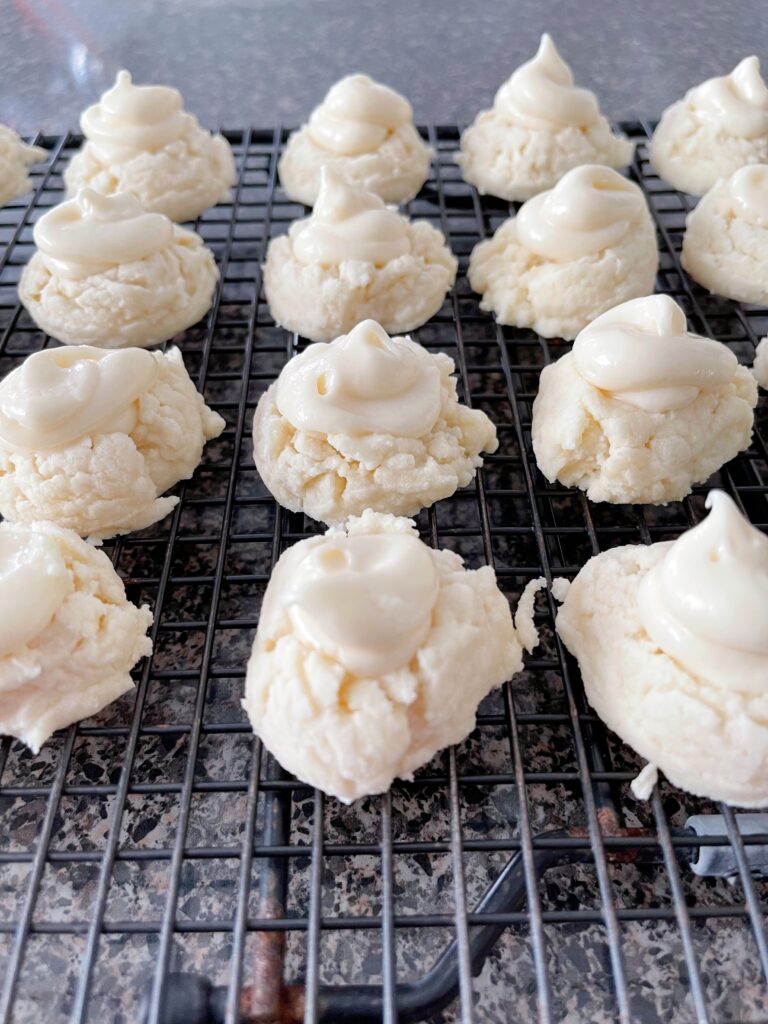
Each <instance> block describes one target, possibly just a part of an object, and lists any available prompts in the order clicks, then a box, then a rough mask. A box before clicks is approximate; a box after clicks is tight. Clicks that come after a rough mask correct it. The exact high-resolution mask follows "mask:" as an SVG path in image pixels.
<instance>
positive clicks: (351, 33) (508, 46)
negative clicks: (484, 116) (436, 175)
mask: <svg viewBox="0 0 768 1024" xmlns="http://www.w3.org/2000/svg"><path fill="white" fill-rule="evenodd" d="M3 11H4V13H3V17H2V19H0V66H1V67H2V69H3V84H2V88H0V121H2V122H5V123H8V124H11V125H12V126H13V127H15V128H16V129H17V130H22V131H23V132H25V133H31V132H34V131H36V130H38V129H41V128H42V129H45V130H48V131H59V130H62V129H64V128H71V127H73V126H74V125H75V124H76V123H77V118H78V114H79V112H80V110H81V109H82V108H83V106H84V105H85V104H86V103H88V102H91V101H92V100H93V99H94V98H95V97H96V96H98V95H99V93H100V92H102V91H103V89H104V88H106V87H107V85H108V84H109V83H110V82H111V81H112V79H113V78H114V75H115V72H116V71H117V70H118V69H119V68H121V67H128V68H130V69H131V70H132V71H133V72H134V74H135V76H136V78H137V80H139V81H146V80H152V81H154V80H157V81H162V82H167V83H169V84H173V85H176V86H178V87H179V88H180V89H181V90H182V91H183V92H184V95H185V97H186V100H187V106H188V108H189V109H190V110H192V111H194V112H195V113H196V114H197V115H198V116H199V117H200V119H201V121H203V122H204V123H206V124H209V125H226V126H227V127H239V126H241V125H247V124H248V125H259V126H263V125H273V124H276V123H283V124H295V123H298V122H299V121H301V119H302V118H303V117H304V116H305V115H306V113H307V112H308V111H309V110H310V109H311V107H312V105H313V104H314V103H316V102H317V100H318V99H319V98H320V97H321V95H322V94H323V93H324V91H325V90H326V89H327V88H328V86H329V85H331V83H332V82H334V81H335V80H336V79H337V78H339V77H340V76H341V75H342V74H345V73H348V72H350V71H358V70H365V71H368V72H369V73H371V74H372V75H374V77H376V78H380V79H381V80H382V81H385V82H387V83H389V84H390V85H393V86H395V87H396V88H398V89H400V90H402V91H403V92H404V93H406V94H407V95H408V96H409V98H410V99H411V101H412V103H413V106H414V109H415V111H416V116H417V118H418V119H420V120H422V121H430V122H433V123H434V122H447V123H456V122H457V121H458V122H459V123H461V122H464V121H467V120H469V119H471V118H472V117H473V116H474V114H475V113H476V112H477V110H478V109H479V108H480V107H481V106H483V105H487V103H488V101H489V100H490V99H491V97H492V96H493V93H494V92H495V90H496V88H497V87H498V85H499V83H500V82H501V80H502V79H504V78H505V77H506V76H507V75H508V74H509V73H510V71H511V70H512V69H513V68H514V67H515V66H516V65H517V64H519V63H520V62H521V61H522V60H524V59H526V58H527V57H528V56H530V55H532V54H533V52H534V50H535V48H536V42H537V39H538V36H539V34H540V33H541V32H542V31H543V30H545V29H548V30H550V31H552V32H553V33H554V35H555V39H556V42H557V43H558V45H559V46H560V47H561V49H562V51H563V53H564V54H565V56H566V58H567V59H568V61H569V62H570V63H571V65H572V67H573V69H574V71H575V73H576V77H577V80H578V81H579V82H581V83H583V84H584V85H587V86H590V87H591V88H593V89H595V90H597V92H598V94H599V96H600V100H601V105H602V107H603V110H604V112H605V113H606V115H607V116H608V117H609V118H611V119H620V118H628V117H633V116H636V115H638V114H640V115H643V116H648V117H654V116H657V115H658V113H659V112H660V111H661V110H662V109H663V107H664V106H666V105H667V104H668V103H670V102H671V101H672V100H674V99H676V98H677V97H678V96H679V95H681V94H682V93H683V92H684V91H685V89H686V88H687V87H688V86H690V85H693V84H695V83H696V82H698V81H700V80H701V79H703V78H706V77H709V76H711V75H714V74H718V73H720V72H722V71H725V70H727V69H729V68H731V67H732V66H733V65H734V64H735V63H736V62H737V61H738V60H739V59H740V58H741V57H743V56H745V55H746V54H749V53H754V52H757V53H758V54H763V55H765V53H766V49H767V46H766V44H767V43H768V22H767V21H766V18H765V4H764V2H763V0H739V2H738V3H736V4H731V3H723V0H678V2H677V3H670V2H669V0H645V2H643V3H641V4H636V3H632V2H631V0H612V2H603V0H584V2H582V3H573V4H557V3H555V2H554V0H543V2H542V0H484V3H483V4H482V6H480V7H477V6H475V5H473V4H468V3H467V4H459V3H456V2H439V0H425V2H422V3H419V4H414V3H412V2H411V0H388V2H387V3H380V2H379V0H354V2H353V0H226V2H220V0H166V2H165V3H163V4H157V3H155V2H154V0H132V2H131V3H124V4H104V3H102V2H99V0H66V2H55V0H6V3H5V5H4V8H3Z"/></svg>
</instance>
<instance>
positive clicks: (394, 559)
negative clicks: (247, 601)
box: [272, 533, 439, 677]
mask: <svg viewBox="0 0 768 1024" xmlns="http://www.w3.org/2000/svg"><path fill="white" fill-rule="evenodd" d="M297 554H301V555H302V557H301V559H300V561H298V563H296V562H293V563H292V564H291V566H290V569H291V571H290V572H289V573H285V574H282V573H281V574H280V575H279V576H278V577H277V579H276V580H275V579H274V577H273V581H274V582H276V583H277V588H276V590H277V593H276V594H275V595H274V597H273V598H272V599H273V600H277V601H278V602H279V605H281V606H282V607H283V608H285V609H287V611H288V614H289V616H290V619H291V621H292V623H293V626H294V628H295V630H296V631H297V633H298V634H299V636H300V637H301V638H302V639H303V640H304V641H305V642H306V643H308V644H310V645H311V646H312V647H315V648H316V649H317V650H319V651H321V652H323V653H324V654H326V655H329V656H331V657H333V658H336V659H337V660H338V661H339V662H341V664H342V665H343V666H344V668H346V669H347V671H349V672H352V673H354V674H355V675H358V676H363V677H371V676H379V675H383V674H386V673H387V672H394V671H396V670H397V669H400V668H405V667H406V666H407V665H408V663H409V662H410V661H411V659H412V658H413V656H414V655H415V654H416V652H417V651H418V649H419V647H420V646H421V644H422V643H423V642H424V639H425V637H426V636H427V634H428V633H429V630H430V627H431V625H432V609H433V608H434V606H435V602H436V600H437V595H438V589H439V585H438V579H437V572H436V570H435V565H434V562H433V560H432V556H431V554H430V551H429V548H427V547H426V545H425V544H423V543H422V542H421V541H420V540H419V539H418V538H417V537H414V536H409V535H407V534H391V533H388V534H359V535H354V536H351V537H348V536H345V535H333V534H331V535H326V536H324V537H322V538H318V543H316V544H311V545H308V546H307V550H306V553H303V552H297Z"/></svg>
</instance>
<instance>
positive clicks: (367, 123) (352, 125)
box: [308, 75, 413, 156]
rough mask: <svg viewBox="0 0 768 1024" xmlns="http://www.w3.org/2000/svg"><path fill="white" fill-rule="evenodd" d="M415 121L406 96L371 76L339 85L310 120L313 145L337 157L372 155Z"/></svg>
mask: <svg viewBox="0 0 768 1024" xmlns="http://www.w3.org/2000/svg"><path fill="white" fill-rule="evenodd" d="M412 117H413V111H412V110H411V105H410V103H409V102H408V100H407V99H405V97H404V96H401V95H400V94H399V93H397V92H395V91H394V89H390V88H388V87H387V86H386V85H379V83H378V82H374V81H373V79H371V78H369V77H368V75H348V76H347V77H346V78H342V79H341V81H340V82H337V83H336V85H334V86H333V87H332V88H331V89H330V90H329V92H328V95H327V96H326V97H325V99H324V100H323V102H322V103H321V104H320V106H319V107H317V108H316V109H315V110H314V111H313V112H312V115H311V117H310V119H309V125H308V131H309V134H310V136H311V138H312V140H313V141H314V142H316V143H317V144H318V145H319V146H322V147H323V148H324V149H327V150H328V151H329V152H331V153H335V154H336V155H337V156H358V155H359V154H361V153H372V152H373V151H374V150H377V149H378V148H379V146H381V144H382V143H383V142H385V141H386V139H387V138H388V137H389V136H390V135H391V134H392V132H394V131H396V130H397V129H398V128H399V127H400V126H401V125H404V124H408V123H409V122H410V121H411V119H412Z"/></svg>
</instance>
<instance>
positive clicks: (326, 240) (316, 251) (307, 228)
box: [290, 167, 411, 266]
mask: <svg viewBox="0 0 768 1024" xmlns="http://www.w3.org/2000/svg"><path fill="white" fill-rule="evenodd" d="M290 235H291V242H292V245H293V253H294V256H295V257H296V259H298V260H299V262H301V263H305V264H309V263H321V264H323V265H325V266H335V265H338V264H339V263H343V262H344V261H345V260H362V261H364V262H366V263H373V264H375V265H376V266H383V265H384V264H385V263H388V262H389V261H390V260H393V259H396V258H397V257H398V256H402V255H404V254H405V253H407V252H410V249H411V242H410V237H409V234H408V222H407V221H406V220H405V219H404V218H403V217H401V216H400V215H399V214H398V213H397V212H396V211H395V210H391V209H388V208H387V207H386V206H385V205H384V202H383V201H382V200H381V199H379V197H378V196H375V195H374V194H373V193H372V192H365V191H364V190H363V189H360V188H355V187H354V186H352V185H350V184H348V183H347V182H346V181H345V180H344V178H343V177H341V175H340V174H338V172H337V171H335V170H334V169H333V168H330V167H324V168H323V170H322V173H321V181H320V194H319V195H318V197H317V202H316V203H315V206H314V209H313V210H312V215H311V216H310V217H307V218H306V219H305V220H301V221H298V222H297V223H296V224H294V225H293V227H292V228H291V232H290Z"/></svg>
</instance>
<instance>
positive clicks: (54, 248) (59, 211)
mask: <svg viewBox="0 0 768 1024" xmlns="http://www.w3.org/2000/svg"><path fill="white" fill-rule="evenodd" d="M173 231H174V229H173V224H172V223H171V221H170V220H169V219H168V218H167V217H165V216H164V215H163V214H162V213H145V212H144V209H143V208H142V206H141V203H140V202H139V200H138V199H137V198H136V197H135V196H133V195H131V194H130V193H127V192H122V193H117V194H116V195H113V196H102V195H99V193H98V192H94V191H93V190H92V189H89V188H83V189H80V191H79V192H78V193H77V196H76V197H75V198H74V199H70V200H69V201H68V202H66V203H59V205H58V206H54V208H53V209H52V210H49V211H48V213H46V214H45V215H44V216H43V217H41V218H40V220H39V221H38V222H37V223H36V224H35V228H34V232H33V234H34V239H35V244H36V245H37V247H38V249H39V250H40V252H41V253H43V255H44V256H45V257H46V258H47V259H48V261H49V262H50V263H53V264H54V265H55V269H56V271H57V273H60V274H61V275H62V276H65V277H87V276H89V275H90V274H96V273H100V272H103V271H104V270H108V269H109V268H110V267H114V266H117V265H118V264H123V263H131V262H133V261H134V260H143V259H147V258H148V257H149V256H152V255H154V253H156V252H160V251H161V250H162V249H165V248H166V247H167V246H169V245H170V244H171V243H172V242H173Z"/></svg>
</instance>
